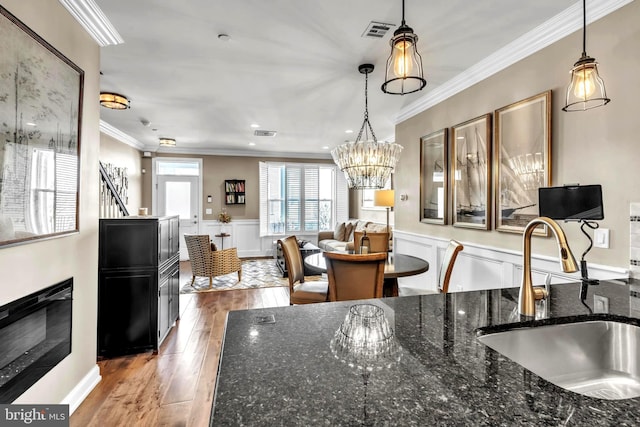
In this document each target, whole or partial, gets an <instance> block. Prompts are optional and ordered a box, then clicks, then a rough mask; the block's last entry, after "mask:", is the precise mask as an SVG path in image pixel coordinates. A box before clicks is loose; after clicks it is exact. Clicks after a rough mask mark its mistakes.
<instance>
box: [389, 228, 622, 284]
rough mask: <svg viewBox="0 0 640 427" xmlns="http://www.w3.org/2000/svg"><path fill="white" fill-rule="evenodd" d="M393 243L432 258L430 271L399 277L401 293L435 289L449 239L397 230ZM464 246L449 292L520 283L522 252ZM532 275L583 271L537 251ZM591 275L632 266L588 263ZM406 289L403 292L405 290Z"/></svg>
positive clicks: (572, 277) (559, 278) (575, 276)
mask: <svg viewBox="0 0 640 427" xmlns="http://www.w3.org/2000/svg"><path fill="white" fill-rule="evenodd" d="M393 236H394V243H393V245H394V246H393V247H394V248H395V250H396V251H397V252H398V253H404V254H409V255H414V256H417V257H420V258H422V259H425V260H427V261H428V262H429V271H428V272H427V273H424V274H421V275H419V276H414V277H408V278H401V279H399V280H398V285H399V287H400V294H401V295H409V294H413V293H419V292H421V291H423V292H429V291H432V292H435V291H436V290H437V284H436V277H437V274H438V272H439V270H440V264H441V262H442V257H443V254H444V251H445V250H446V248H447V245H448V244H449V240H448V239H442V238H436V237H430V236H425V235H420V234H416V233H409V232H405V231H401V230H394V231H393ZM460 243H462V244H463V245H464V250H463V251H462V252H460V254H458V259H457V261H456V265H455V268H454V269H453V273H452V275H451V282H450V283H449V291H450V292H460V291H472V290H478V289H499V288H510V287H514V286H520V283H521V280H522V254H521V253H520V252H517V251H511V250H506V249H501V248H495V247H489V246H482V245H478V244H475V243H467V242H460ZM531 265H532V271H531V277H532V280H533V283H534V284H535V285H538V284H539V285H543V284H544V283H545V282H547V281H548V282H549V283H552V284H556V283H567V282H575V281H579V280H580V272H576V273H571V274H568V273H564V272H563V271H562V269H561V267H560V262H559V261H558V259H557V258H555V257H549V256H543V255H535V254H533V255H532V257H531ZM588 267H589V277H590V278H593V279H600V280H605V279H625V278H628V277H629V270H628V269H624V268H618V267H611V266H605V265H599V264H591V263H589V265H588ZM403 291H404V293H403Z"/></svg>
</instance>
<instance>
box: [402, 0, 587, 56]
mask: <svg viewBox="0 0 640 427" xmlns="http://www.w3.org/2000/svg"><path fill="white" fill-rule="evenodd" d="M402 1H404V0H402ZM582 56H587V0H582Z"/></svg>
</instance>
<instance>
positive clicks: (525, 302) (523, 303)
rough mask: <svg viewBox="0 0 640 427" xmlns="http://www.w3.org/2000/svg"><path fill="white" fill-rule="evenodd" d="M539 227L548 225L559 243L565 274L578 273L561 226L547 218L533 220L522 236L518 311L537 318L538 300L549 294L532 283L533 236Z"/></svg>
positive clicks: (561, 262)
mask: <svg viewBox="0 0 640 427" xmlns="http://www.w3.org/2000/svg"><path fill="white" fill-rule="evenodd" d="M539 225H548V226H549V228H551V231H553V234H554V235H555V237H556V242H557V243H558V249H559V253H560V265H561V266H562V271H564V272H565V273H573V272H576V271H578V265H577V264H576V260H575V258H574V257H573V253H571V249H569V244H568V243H567V237H566V236H565V234H564V231H563V230H562V228H560V225H559V224H558V223H557V222H555V221H554V220H552V219H551V218H547V217H546V216H541V217H538V218H534V219H532V220H531V221H530V222H529V224H527V226H526V227H525V229H524V234H523V235H522V258H523V266H522V283H521V284H520V296H519V297H518V311H519V312H520V314H521V315H523V316H529V317H535V315H536V300H541V299H544V298H545V297H546V296H547V293H546V291H545V290H544V289H542V288H534V287H533V284H532V282H531V236H532V235H533V230H535V229H536V227H538V226H539Z"/></svg>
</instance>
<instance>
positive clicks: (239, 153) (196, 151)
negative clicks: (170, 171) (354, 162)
mask: <svg viewBox="0 0 640 427" xmlns="http://www.w3.org/2000/svg"><path fill="white" fill-rule="evenodd" d="M146 151H156V152H158V153H164V154H166V153H171V154H192V155H202V156H236V157H260V158H263V157H265V158H288V159H321V160H330V159H332V157H331V154H324V153H287V152H278V151H246V150H217V149H210V148H184V147H179V146H178V147H175V148H157V149H155V150H154V149H151V150H149V149H146Z"/></svg>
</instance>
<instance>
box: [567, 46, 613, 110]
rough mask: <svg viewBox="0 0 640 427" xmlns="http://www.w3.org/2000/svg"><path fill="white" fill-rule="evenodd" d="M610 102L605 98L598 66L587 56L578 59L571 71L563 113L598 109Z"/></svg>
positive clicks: (605, 93) (605, 92)
mask: <svg viewBox="0 0 640 427" xmlns="http://www.w3.org/2000/svg"><path fill="white" fill-rule="evenodd" d="M609 101H611V100H610V99H609V98H607V91H606V89H605V87H604V81H603V80H602V78H600V74H599V73H598V64H597V63H596V61H595V59H593V58H590V57H588V56H586V57H582V58H580V60H579V61H578V62H576V63H575V65H574V67H573V69H572V70H571V82H570V83H569V86H568V87H567V99H566V103H565V107H564V108H563V110H564V111H584V110H589V109H591V108H596V107H600V106H602V105H605V104H607V103H608V102H609Z"/></svg>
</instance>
